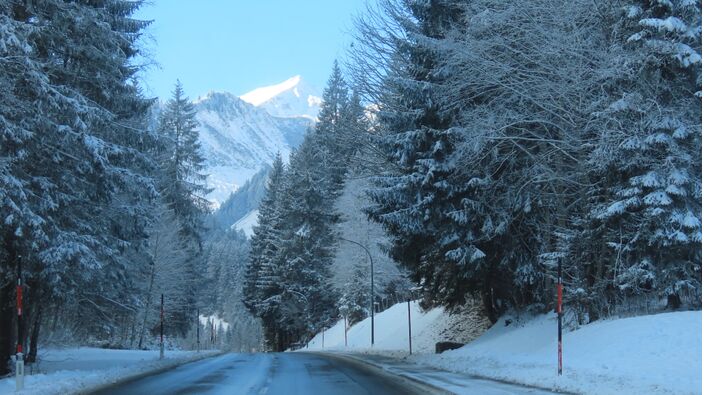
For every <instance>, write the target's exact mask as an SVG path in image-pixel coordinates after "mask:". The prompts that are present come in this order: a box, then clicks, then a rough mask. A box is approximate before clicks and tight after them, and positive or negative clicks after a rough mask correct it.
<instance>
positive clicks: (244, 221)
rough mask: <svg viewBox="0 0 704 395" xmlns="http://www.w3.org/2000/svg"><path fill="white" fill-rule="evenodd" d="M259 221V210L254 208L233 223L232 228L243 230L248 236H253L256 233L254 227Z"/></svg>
mask: <svg viewBox="0 0 704 395" xmlns="http://www.w3.org/2000/svg"><path fill="white" fill-rule="evenodd" d="M258 221H259V210H252V211H250V212H249V213H248V214H247V215H245V216H244V217H242V218H241V219H240V220H239V221H237V222H235V224H234V225H232V228H233V229H238V230H241V231H243V232H244V234H245V235H246V236H247V237H252V235H253V234H254V227H255V226H257V223H258Z"/></svg>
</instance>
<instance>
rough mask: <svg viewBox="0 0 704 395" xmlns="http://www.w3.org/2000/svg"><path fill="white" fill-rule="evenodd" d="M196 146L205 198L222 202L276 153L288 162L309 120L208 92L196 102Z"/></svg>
mask: <svg viewBox="0 0 704 395" xmlns="http://www.w3.org/2000/svg"><path fill="white" fill-rule="evenodd" d="M195 107H196V111H197V113H196V119H197V120H198V122H199V124H200V128H199V132H200V143H201V147H202V150H203V156H204V157H205V161H206V170H205V171H206V172H207V173H208V174H209V175H210V176H209V177H208V186H209V187H211V188H214V189H213V192H212V193H211V194H210V195H208V199H210V200H211V201H214V202H216V203H221V202H223V201H224V200H225V199H227V197H228V196H229V195H230V194H231V193H232V192H233V191H235V190H236V189H237V188H238V187H239V186H241V185H243V184H244V183H245V182H246V181H247V180H248V179H249V178H250V177H252V176H253V175H254V174H255V173H256V172H257V171H259V170H260V169H261V167H262V166H264V165H266V164H269V163H271V162H272V161H273V159H274V156H275V155H276V153H277V152H280V153H281V155H282V156H283V157H284V158H288V155H289V154H290V152H291V149H292V148H294V147H296V146H298V144H300V142H301V141H302V139H303V135H304V133H305V131H306V130H307V128H309V127H310V126H312V124H313V121H312V120H311V119H309V118H304V117H288V118H286V117H275V116H273V115H271V114H269V113H268V112H267V110H266V109H265V108H263V107H256V106H254V105H252V104H250V103H247V102H245V101H244V100H242V99H240V98H239V97H237V96H235V95H233V94H230V93H226V92H211V93H208V94H207V95H206V96H205V97H202V98H200V99H198V100H197V101H196V102H195Z"/></svg>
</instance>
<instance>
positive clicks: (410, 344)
mask: <svg viewBox="0 0 704 395" xmlns="http://www.w3.org/2000/svg"><path fill="white" fill-rule="evenodd" d="M408 354H409V355H411V354H413V344H412V343H411V300H410V299H408Z"/></svg>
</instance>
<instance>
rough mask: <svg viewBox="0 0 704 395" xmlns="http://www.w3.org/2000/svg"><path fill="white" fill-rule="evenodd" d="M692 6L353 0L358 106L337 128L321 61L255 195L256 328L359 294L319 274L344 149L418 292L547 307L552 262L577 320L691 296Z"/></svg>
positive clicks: (697, 63)
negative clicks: (304, 124)
mask: <svg viewBox="0 0 704 395" xmlns="http://www.w3.org/2000/svg"><path fill="white" fill-rule="evenodd" d="M700 6H701V4H700V2H699V1H692V0H675V1H626V2H613V1H607V0H603V1H602V0H598V1H593V0H577V1H571V2H564V1H559V0H535V1H528V2H505V1H496V0H479V1H471V2H469V1H460V0H435V1H416V0H381V1H380V2H379V3H378V5H376V6H370V7H369V8H368V10H367V12H365V13H364V14H363V15H362V16H360V17H359V18H358V19H357V21H356V33H355V34H356V37H355V38H356V41H355V43H354V45H353V46H352V48H351V50H350V53H349V60H348V64H347V66H348V67H347V68H348V71H349V74H350V75H351V77H352V82H353V86H354V87H355V92H358V93H359V94H360V95H361V97H362V99H361V100H362V102H364V103H367V104H368V106H367V109H366V111H367V112H368V114H367V115H366V116H365V115H364V111H361V112H360V113H359V115H361V116H362V118H361V119H363V120H364V122H366V124H365V125H364V127H358V126H351V127H350V126H346V125H345V124H344V123H340V124H337V125H339V126H340V127H341V129H344V130H347V131H348V133H351V134H348V135H347V136H346V138H342V139H340V138H338V137H336V133H339V130H340V129H338V128H335V125H336V124H335V123H331V122H330V120H329V118H327V116H328V114H329V108H331V105H332V106H333V108H336V107H334V106H335V104H334V103H336V102H335V100H336V98H335V97H334V93H333V92H335V85H334V83H333V82H334V80H335V79H336V78H337V77H334V78H333V79H332V80H331V82H330V84H329V85H328V90H326V95H325V97H324V107H323V108H324V109H323V112H322V113H321V119H320V123H319V124H318V125H317V127H316V129H315V130H314V131H312V132H311V133H309V135H308V136H307V138H306V141H305V142H304V143H303V145H302V146H301V148H300V149H299V150H298V151H297V152H296V153H294V154H293V156H292V158H291V163H290V165H289V167H288V168H284V166H283V165H282V163H281V161H280V160H279V161H277V163H276V164H275V169H274V172H273V173H272V176H271V181H270V185H269V190H268V194H267V197H266V198H265V200H264V203H263V204H262V208H261V212H260V226H259V228H257V229H256V231H255V237H254V239H253V242H252V252H251V255H250V257H251V259H250V271H249V274H250V277H249V280H248V283H247V288H246V291H245V297H246V299H247V301H248V302H247V303H249V307H250V309H251V310H252V311H253V312H255V314H256V315H257V316H259V317H261V318H262V320H263V322H264V326H265V328H266V339H267V340H268V341H269V344H270V346H271V347H272V348H274V349H283V348H285V347H286V346H287V345H288V344H290V343H291V342H295V341H299V340H306V339H307V338H308V336H309V335H310V333H313V332H315V331H317V330H319V329H320V328H321V327H323V326H325V325H326V324H328V323H329V322H330V321H331V320H332V319H334V318H335V317H336V316H339V315H340V312H339V311H340V308H341V307H343V306H342V305H343V304H344V309H345V310H348V309H349V308H350V304H352V305H354V306H352V308H357V311H358V314H357V315H359V316H360V317H363V316H364V315H365V313H366V312H365V311H364V310H363V308H364V306H365V305H368V303H369V301H368V296H366V297H365V296H364V295H360V296H361V297H349V296H346V297H344V298H342V300H340V301H339V302H338V305H339V306H337V309H336V308H335V305H334V304H333V299H334V297H331V296H330V294H329V292H328V290H329V289H331V287H330V285H329V284H328V283H327V282H326V278H329V273H328V272H327V269H326V268H327V267H328V266H329V263H328V262H329V259H330V258H329V257H330V256H331V249H332V248H333V247H334V245H335V239H336V238H339V235H331V234H330V229H331V225H330V224H332V223H335V221H336V214H339V213H335V212H333V211H331V208H330V207H331V200H332V199H335V198H337V194H338V191H339V188H340V185H341V184H344V183H346V182H350V181H351V179H350V178H349V177H350V175H349V173H348V172H346V171H345V164H348V165H347V166H348V169H349V163H353V164H355V166H356V165H359V166H366V170H367V171H366V172H364V174H369V172H370V171H371V173H372V175H371V176H369V177H368V181H369V182H370V184H371V185H370V187H368V188H367V194H368V196H369V197H370V199H371V204H369V205H368V207H366V209H365V211H366V212H367V214H368V215H369V217H370V218H371V219H373V220H374V221H376V222H378V223H380V224H382V225H383V227H384V229H385V231H386V233H387V235H388V237H390V239H391V242H392V243H391V246H390V248H389V251H388V252H389V254H390V256H391V257H392V258H393V259H394V260H395V261H396V262H397V263H399V264H400V265H401V266H402V267H403V268H405V269H406V270H407V271H408V273H409V274H410V277H411V279H412V280H413V281H414V282H416V283H417V284H419V285H420V286H421V287H422V293H423V296H424V300H425V303H426V304H428V305H444V306H457V305H462V304H463V303H465V302H467V301H468V299H472V300H480V301H482V304H483V306H484V310H485V313H486V314H487V316H488V317H489V318H490V319H491V320H494V321H495V320H497V319H498V317H499V316H500V315H501V314H502V313H503V312H505V311H507V310H508V309H511V308H516V309H521V310H523V309H528V310H532V311H543V312H544V311H549V310H551V309H554V307H555V300H556V294H555V293H556V292H555V288H556V287H555V283H556V276H557V265H558V262H561V264H562V266H563V277H564V282H565V287H566V288H565V289H566V291H565V302H566V304H567V305H568V306H569V307H570V309H569V311H570V312H573V313H574V314H575V315H574V319H576V320H577V321H578V322H580V323H586V322H590V321H593V320H595V319H598V318H600V317H604V316H608V315H611V314H621V313H628V312H630V311H633V312H647V311H651V310H655V309H663V308H666V307H667V308H683V307H684V308H701V209H700V208H701V187H702V186H701V13H700V9H701V7H700ZM337 74H338V72H337V71H335V74H334V76H335V75H337ZM355 100H357V99H355ZM353 102H354V101H353ZM340 141H343V142H344V141H346V142H347V144H344V143H343V144H341V145H340V144H338V145H335V144H334V143H333V144H331V142H340ZM350 142H354V143H350ZM350 155H352V156H350ZM330 157H332V158H334V159H332V160H330V159H329V158H330ZM355 175H356V176H357V175H359V173H355ZM365 286H366V285H363V284H362V282H359V281H358V282H357V287H358V288H361V287H365ZM348 311H349V310H348ZM360 317H358V319H359V318H360Z"/></svg>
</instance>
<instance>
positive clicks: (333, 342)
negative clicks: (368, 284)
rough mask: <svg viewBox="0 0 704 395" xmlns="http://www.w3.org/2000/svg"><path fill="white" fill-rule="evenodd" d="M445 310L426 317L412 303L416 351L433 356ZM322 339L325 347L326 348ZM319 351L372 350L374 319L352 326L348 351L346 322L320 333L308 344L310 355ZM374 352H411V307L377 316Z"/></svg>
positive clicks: (398, 306) (399, 307) (399, 306)
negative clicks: (409, 342)
mask: <svg viewBox="0 0 704 395" xmlns="http://www.w3.org/2000/svg"><path fill="white" fill-rule="evenodd" d="M449 318H450V317H449V315H448V314H445V313H444V311H443V309H442V308H434V309H432V310H430V311H428V312H427V313H424V312H423V311H421V309H420V307H419V306H418V302H411V330H412V334H413V336H412V339H413V344H412V345H413V349H414V350H415V351H418V352H432V351H433V350H435V343H436V342H437V341H441V339H440V338H439V332H440V330H439V328H441V327H443V326H445V324H446V322H447V321H448V320H449ZM323 337H324V338H325V342H324V343H325V344H323ZM317 350H326V351H330V350H340V351H343V350H364V351H372V349H371V319H370V318H366V319H365V320H363V321H361V322H359V323H357V324H356V325H353V326H352V327H351V328H349V330H348V331H347V348H345V326H344V321H343V320H341V321H338V322H337V323H336V324H335V325H334V326H333V327H331V328H329V329H327V330H326V331H325V333H324V335H323V332H321V333H318V334H317V335H316V336H315V337H314V338H313V339H312V340H311V341H310V343H308V347H307V351H317ZM374 350H385V351H393V350H399V351H408V305H407V304H406V303H398V304H396V305H393V306H391V307H390V308H389V309H387V310H385V311H383V312H381V313H377V314H376V315H375V316H374Z"/></svg>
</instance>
